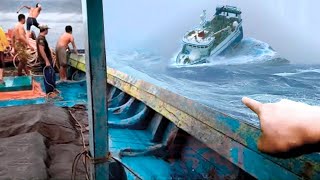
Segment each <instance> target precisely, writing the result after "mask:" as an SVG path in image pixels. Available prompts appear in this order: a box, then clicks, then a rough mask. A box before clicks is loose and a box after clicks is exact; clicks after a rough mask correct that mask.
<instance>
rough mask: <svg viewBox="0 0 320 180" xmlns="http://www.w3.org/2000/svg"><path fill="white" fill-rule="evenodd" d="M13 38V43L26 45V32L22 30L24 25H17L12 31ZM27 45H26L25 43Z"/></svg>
mask: <svg viewBox="0 0 320 180" xmlns="http://www.w3.org/2000/svg"><path fill="white" fill-rule="evenodd" d="M13 36H14V38H15V41H19V42H24V43H26V31H25V29H24V25H23V24H21V23H17V24H16V26H15V27H14V30H13ZM26 44H27V43H26Z"/></svg>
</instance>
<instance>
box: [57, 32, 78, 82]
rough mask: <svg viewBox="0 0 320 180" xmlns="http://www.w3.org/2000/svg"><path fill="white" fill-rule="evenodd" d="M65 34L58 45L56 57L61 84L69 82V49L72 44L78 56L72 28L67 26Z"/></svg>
mask: <svg viewBox="0 0 320 180" xmlns="http://www.w3.org/2000/svg"><path fill="white" fill-rule="evenodd" d="M65 31H66V32H65V33H63V34H62V35H61V36H60V38H59V40H58V42H57V45H56V57H57V61H58V64H59V74H60V80H61V82H63V81H66V80H67V53H66V51H67V49H68V48H69V46H68V45H69V44H70V43H71V44H72V46H73V50H74V52H75V53H76V54H77V55H78V50H77V47H76V44H75V43H74V37H73V36H72V27H71V26H66V28H65Z"/></svg>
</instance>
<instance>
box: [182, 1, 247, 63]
mask: <svg viewBox="0 0 320 180" xmlns="http://www.w3.org/2000/svg"><path fill="white" fill-rule="evenodd" d="M241 13H242V12H241V11H240V9H239V8H237V7H233V6H219V7H217V8H216V13H215V15H214V16H213V18H212V19H211V20H207V17H206V11H205V10H204V11H203V14H202V15H201V16H200V17H201V22H200V25H199V26H197V27H196V28H193V29H192V30H190V31H188V32H187V33H186V34H185V35H184V37H183V39H182V42H183V46H182V50H181V51H180V52H179V53H178V55H177V57H176V63H177V64H199V63H206V62H207V61H208V60H207V58H208V57H209V56H212V57H214V56H217V55H219V54H221V53H222V52H224V51H225V50H226V49H227V48H229V47H231V46H234V45H236V44H237V43H239V42H240V41H241V40H242V38H243V28H242V18H241Z"/></svg>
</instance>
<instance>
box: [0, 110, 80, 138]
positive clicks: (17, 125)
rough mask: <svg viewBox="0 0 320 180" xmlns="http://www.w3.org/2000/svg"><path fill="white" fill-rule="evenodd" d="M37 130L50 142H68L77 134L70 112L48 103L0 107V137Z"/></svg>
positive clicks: (76, 136)
mask: <svg viewBox="0 0 320 180" xmlns="http://www.w3.org/2000/svg"><path fill="white" fill-rule="evenodd" d="M29 132H39V133H40V134H42V135H43V136H44V137H46V138H47V140H48V141H49V142H50V143H70V142H75V141H77V140H78V137H79V135H78V134H77V132H76V129H75V127H74V125H73V123H72V120H71V116H70V113H69V112H68V111H67V110H65V109H62V108H59V107H56V106H54V105H50V104H44V105H28V106H17V107H8V108H1V109H0V138H2V137H10V136H15V135H18V134H23V133H29Z"/></svg>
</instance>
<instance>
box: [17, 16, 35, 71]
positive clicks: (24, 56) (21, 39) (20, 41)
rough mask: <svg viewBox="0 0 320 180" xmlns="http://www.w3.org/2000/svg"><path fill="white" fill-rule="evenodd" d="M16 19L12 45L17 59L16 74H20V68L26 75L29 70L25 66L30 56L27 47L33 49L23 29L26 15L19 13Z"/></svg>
mask: <svg viewBox="0 0 320 180" xmlns="http://www.w3.org/2000/svg"><path fill="white" fill-rule="evenodd" d="M18 21H19V22H18V23H17V24H16V26H15V27H14V30H13V45H14V51H15V53H16V54H17V58H18V59H19V65H18V76H22V70H24V71H25V73H26V74H27V75H28V74H29V71H28V70H27V67H26V65H27V61H28V59H29V58H30V54H29V52H28V47H30V49H31V50H34V49H33V47H32V46H31V45H30V43H29V41H28V40H27V38H26V31H25V29H24V24H25V22H26V17H25V16H24V15H23V14H19V16H18Z"/></svg>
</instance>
